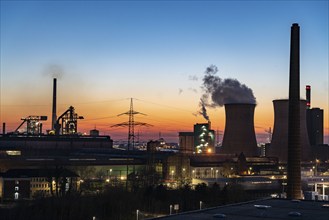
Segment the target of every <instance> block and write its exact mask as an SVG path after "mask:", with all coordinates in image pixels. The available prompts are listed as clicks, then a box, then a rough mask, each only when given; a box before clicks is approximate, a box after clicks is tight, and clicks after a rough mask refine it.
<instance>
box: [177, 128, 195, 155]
mask: <svg viewBox="0 0 329 220" xmlns="http://www.w3.org/2000/svg"><path fill="white" fill-rule="evenodd" d="M178 135H179V151H180V152H181V153H183V154H193V152H194V132H179V133H178Z"/></svg>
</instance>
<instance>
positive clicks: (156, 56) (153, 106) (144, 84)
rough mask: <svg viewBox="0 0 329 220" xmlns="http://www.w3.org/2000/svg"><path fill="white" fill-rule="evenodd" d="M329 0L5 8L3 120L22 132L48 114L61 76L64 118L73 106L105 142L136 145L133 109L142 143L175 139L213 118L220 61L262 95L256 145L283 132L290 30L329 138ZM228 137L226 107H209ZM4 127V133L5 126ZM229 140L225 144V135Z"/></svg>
mask: <svg viewBox="0 0 329 220" xmlns="http://www.w3.org/2000/svg"><path fill="white" fill-rule="evenodd" d="M328 11H329V6H328V1H262V2H261V1H156V2H154V1H68V2H66V1H59V2H56V1H2V0H1V45H0V46H1V48H0V51H1V74H0V77H1V78H0V79H1V90H0V92H1V93H0V104H1V112H0V121H1V124H2V123H3V122H5V123H6V125H7V131H13V130H15V129H16V128H17V127H18V125H19V124H20V123H21V118H22V117H27V116H29V115H47V116H48V121H46V122H44V126H43V128H44V130H46V129H50V122H51V111H52V83H53V81H52V78H53V77H54V76H56V77H58V94H57V98H58V99H57V103H58V108H57V115H60V114H62V113H63V112H64V111H65V110H66V109H67V108H68V107H69V106H70V105H72V106H74V107H75V109H76V112H77V113H78V114H79V115H82V116H84V118H85V119H84V120H81V121H80V122H79V131H81V132H83V133H89V130H91V129H94V128H95V127H96V128H97V129H98V130H100V133H101V134H102V135H110V136H111V137H112V138H113V139H114V140H126V139H127V130H128V129H127V128H113V127H111V126H112V125H114V124H116V123H120V122H125V121H128V117H126V116H120V117H118V116H117V115H118V114H120V113H123V112H126V111H128V110H129V105H130V98H134V109H135V110H136V111H139V112H142V113H144V114H147V116H143V115H136V118H135V120H136V121H140V122H145V123H149V124H152V125H153V126H152V127H148V128H145V127H136V128H135V131H136V132H139V134H140V139H142V140H149V139H157V138H158V137H159V132H161V136H162V137H164V138H165V139H166V140H168V141H177V140H178V132H179V131H192V129H193V125H194V124H195V123H204V122H206V121H205V119H203V117H202V116H201V115H197V116H196V113H197V112H198V111H199V109H200V107H199V100H200V97H201V96H202V94H203V92H202V89H201V86H202V78H203V75H204V72H205V70H206V68H207V67H208V66H210V65H212V64H213V65H216V66H217V67H218V73H217V75H218V76H219V77H221V78H224V79H225V78H234V79H237V80H239V81H240V82H241V83H242V84H245V85H246V86H248V87H249V88H251V89H252V90H253V93H254V95H255V97H256V102H257V107H256V110H255V127H256V128H255V129H256V132H257V134H258V135H257V138H258V141H259V142H260V141H264V140H266V137H267V134H266V132H265V129H269V127H271V128H272V129H273V119H274V111H273V104H272V101H273V99H280V98H287V97H288V83H289V81H288V79H289V46H290V27H291V25H292V23H298V24H299V25H300V28H301V29H300V30H301V45H300V48H301V57H300V60H301V65H300V69H301V72H300V74H301V80H300V85H301V97H302V98H305V85H311V87H312V107H320V108H322V109H324V115H325V133H326V138H325V142H326V143H328V142H329V139H328V134H329V122H328V121H329V119H328V112H329V103H328V100H329V95H328V78H329V77H328V76H329V74H328V72H329V70H328V60H329V57H328V54H329V52H328V48H329V46H328V41H329V40H328V39H329V38H328V26H329V24H328V20H329V18H328ZM208 114H209V116H210V120H211V122H212V128H213V129H215V130H219V131H220V132H223V130H224V126H225V112H224V108H213V109H211V108H208ZM1 131H2V128H1ZM220 138H222V136H220Z"/></svg>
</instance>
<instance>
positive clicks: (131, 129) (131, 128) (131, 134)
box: [111, 98, 152, 150]
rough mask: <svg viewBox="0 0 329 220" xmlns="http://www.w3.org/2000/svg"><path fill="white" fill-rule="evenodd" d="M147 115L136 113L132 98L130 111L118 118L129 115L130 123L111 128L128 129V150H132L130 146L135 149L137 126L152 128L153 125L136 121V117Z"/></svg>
mask: <svg viewBox="0 0 329 220" xmlns="http://www.w3.org/2000/svg"><path fill="white" fill-rule="evenodd" d="M137 114H140V115H146V114H144V113H141V112H136V111H134V106H133V98H130V109H129V111H127V112H124V113H121V114H119V115H118V116H121V115H128V116H129V121H128V122H123V123H119V124H115V125H112V126H111V127H128V150H130V146H131V145H132V149H133V150H134V149H135V126H145V127H150V126H152V125H150V124H147V123H144V122H137V121H135V119H134V115H137Z"/></svg>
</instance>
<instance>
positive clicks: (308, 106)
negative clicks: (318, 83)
mask: <svg viewBox="0 0 329 220" xmlns="http://www.w3.org/2000/svg"><path fill="white" fill-rule="evenodd" d="M306 105H307V109H310V108H311V86H309V85H307V86H306Z"/></svg>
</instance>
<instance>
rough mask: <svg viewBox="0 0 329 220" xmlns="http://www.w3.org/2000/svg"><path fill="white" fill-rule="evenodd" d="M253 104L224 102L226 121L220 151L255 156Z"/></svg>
mask: <svg viewBox="0 0 329 220" xmlns="http://www.w3.org/2000/svg"><path fill="white" fill-rule="evenodd" d="M255 106H256V105H255V104H240V103H239V104H225V114H226V123H225V131H224V137H223V144H222V147H221V151H220V152H221V153H225V154H237V155H239V154H240V153H241V152H243V153H244V155H245V156H247V157H250V156H257V154H258V153H257V150H258V148H257V141H256V135H255V129H254V111H255Z"/></svg>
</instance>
